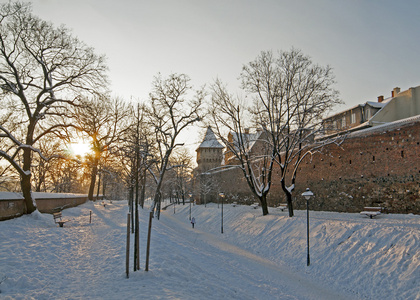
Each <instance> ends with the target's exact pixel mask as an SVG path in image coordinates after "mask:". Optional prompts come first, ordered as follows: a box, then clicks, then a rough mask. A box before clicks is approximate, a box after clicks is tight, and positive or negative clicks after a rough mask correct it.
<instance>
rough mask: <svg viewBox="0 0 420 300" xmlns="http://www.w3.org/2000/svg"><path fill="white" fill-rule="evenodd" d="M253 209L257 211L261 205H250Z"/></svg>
mask: <svg viewBox="0 0 420 300" xmlns="http://www.w3.org/2000/svg"><path fill="white" fill-rule="evenodd" d="M250 206H251V207H252V208H253V209H257V208H258V206H260V204H259V203H254V204H251V205H250Z"/></svg>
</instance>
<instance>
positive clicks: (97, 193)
mask: <svg viewBox="0 0 420 300" xmlns="http://www.w3.org/2000/svg"><path fill="white" fill-rule="evenodd" d="M100 187H101V173H99V175H98V187H97V189H96V200H99V191H100ZM102 199H103V198H102Z"/></svg>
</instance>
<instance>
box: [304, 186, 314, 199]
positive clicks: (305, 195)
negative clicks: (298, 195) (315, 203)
mask: <svg viewBox="0 0 420 300" xmlns="http://www.w3.org/2000/svg"><path fill="white" fill-rule="evenodd" d="M313 195H314V193H312V192H311V190H310V189H309V188H306V191H305V192H303V193H302V196H303V197H305V199H306V200H309V199H311V197H312V196H313Z"/></svg>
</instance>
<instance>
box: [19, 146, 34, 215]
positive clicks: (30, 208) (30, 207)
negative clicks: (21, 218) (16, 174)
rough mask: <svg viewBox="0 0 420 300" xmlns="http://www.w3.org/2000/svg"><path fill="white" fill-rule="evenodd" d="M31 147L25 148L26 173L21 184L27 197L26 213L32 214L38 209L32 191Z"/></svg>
mask: <svg viewBox="0 0 420 300" xmlns="http://www.w3.org/2000/svg"><path fill="white" fill-rule="evenodd" d="M31 162H32V157H31V149H29V148H25V149H23V170H24V171H25V172H26V174H24V175H21V181H20V185H21V188H22V194H23V198H24V199H25V206H26V208H25V211H24V213H26V214H31V213H32V212H34V211H35V210H36V203H35V200H34V199H33V198H32V193H31Z"/></svg>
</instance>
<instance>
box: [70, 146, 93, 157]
mask: <svg viewBox="0 0 420 300" xmlns="http://www.w3.org/2000/svg"><path fill="white" fill-rule="evenodd" d="M69 150H70V152H71V153H72V154H73V155H75V156H81V157H84V156H86V154H87V153H88V152H90V151H91V148H90V145H89V144H85V143H83V142H78V143H72V144H70V147H69Z"/></svg>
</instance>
